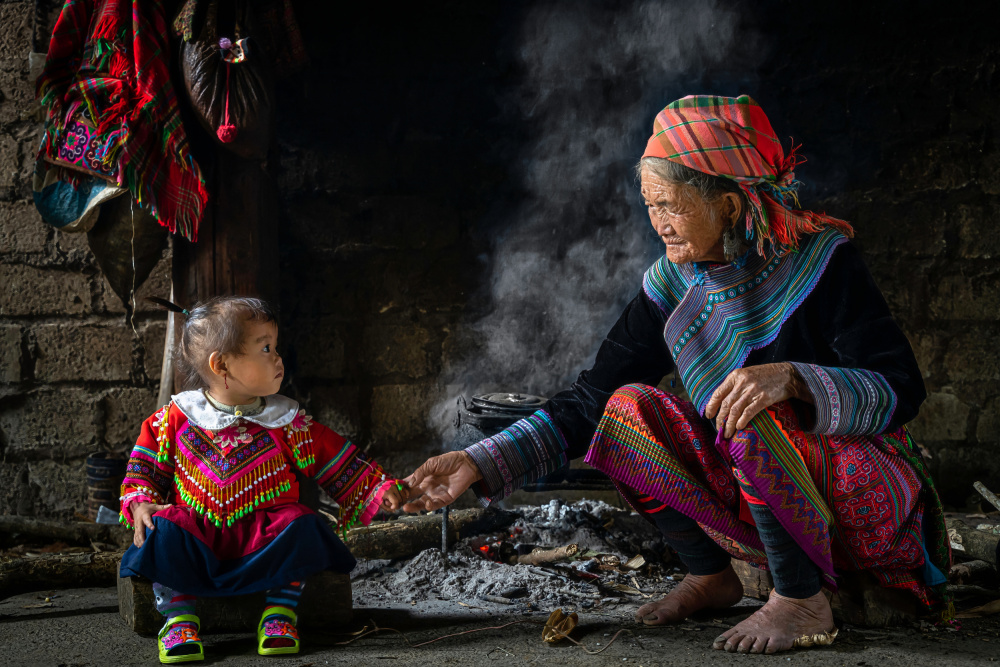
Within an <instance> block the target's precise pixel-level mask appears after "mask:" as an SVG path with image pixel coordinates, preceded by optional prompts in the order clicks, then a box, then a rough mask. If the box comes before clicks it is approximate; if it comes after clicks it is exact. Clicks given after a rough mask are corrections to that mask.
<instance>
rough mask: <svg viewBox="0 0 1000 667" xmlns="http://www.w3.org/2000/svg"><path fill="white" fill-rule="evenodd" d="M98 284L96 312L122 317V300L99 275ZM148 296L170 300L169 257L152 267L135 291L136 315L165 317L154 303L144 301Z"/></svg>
mask: <svg viewBox="0 0 1000 667" xmlns="http://www.w3.org/2000/svg"><path fill="white" fill-rule="evenodd" d="M98 284H99V286H100V288H101V294H100V296H99V297H98V310H99V312H106V313H112V314H114V315H124V314H125V305H124V304H123V303H122V300H121V299H119V298H118V295H117V294H115V292H114V290H112V289H111V285H109V284H108V280H107V278H105V277H104V275H103V274H102V275H101V278H100V280H99V281H98ZM148 296H158V297H160V298H162V299H169V298H170V257H169V256H164V257H163V259H161V260H160V261H159V262H158V263H157V264H156V266H154V267H153V271H152V272H151V273H150V274H149V277H148V278H147V279H146V280H145V282H143V283H142V284H141V285H139V289H137V290H136V291H135V312H137V313H162V314H163V316H164V317H166V311H164V310H163V308H161V307H160V306H157V305H156V304H154V303H150V302H149V301H146V297H148Z"/></svg>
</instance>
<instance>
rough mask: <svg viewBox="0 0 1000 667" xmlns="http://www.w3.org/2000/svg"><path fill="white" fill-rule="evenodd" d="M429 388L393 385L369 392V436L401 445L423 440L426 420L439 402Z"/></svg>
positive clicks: (436, 389)
mask: <svg viewBox="0 0 1000 667" xmlns="http://www.w3.org/2000/svg"><path fill="white" fill-rule="evenodd" d="M438 394H439V390H438V388H437V387H436V386H435V385H432V384H393V385H383V386H380V387H375V388H373V389H372V412H371V415H372V436H373V437H374V438H375V439H376V440H379V441H383V440H386V441H392V442H402V441H405V440H413V439H415V438H422V437H427V435H428V428H427V416H428V413H429V411H430V409H431V408H432V407H433V406H434V405H435V403H436V402H437V400H438V398H439V395H438Z"/></svg>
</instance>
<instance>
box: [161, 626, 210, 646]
mask: <svg viewBox="0 0 1000 667" xmlns="http://www.w3.org/2000/svg"><path fill="white" fill-rule="evenodd" d="M160 641H162V642H163V648H165V649H166V650H168V651H169V650H170V649H172V648H174V647H175V646H177V645H178V644H186V643H188V642H198V641H201V640H200V639H198V633H197V632H196V631H195V630H194V628H190V627H177V626H174V627H172V628H170V631H169V632H167V634H166V635H164V636H163V639H161V640H160Z"/></svg>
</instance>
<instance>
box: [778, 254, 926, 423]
mask: <svg viewBox="0 0 1000 667" xmlns="http://www.w3.org/2000/svg"><path fill="white" fill-rule="evenodd" d="M834 259H835V260H836V261H831V262H830V266H829V267H828V268H827V271H826V272H825V273H824V274H823V278H822V280H821V281H820V284H819V285H817V286H816V290H815V292H814V293H813V294H811V295H810V297H809V299H808V300H807V301H806V303H804V304H803V306H804V307H807V308H808V309H809V311H808V313H807V314H808V315H809V316H810V317H811V318H813V323H812V326H813V328H814V329H815V330H816V331H817V332H818V333H819V335H820V336H822V337H823V338H824V340H825V342H826V343H827V345H828V346H829V348H830V350H832V353H833V357H834V358H835V360H836V361H835V362H834V363H829V364H819V363H801V362H797V363H793V366H794V367H795V369H796V370H797V371H798V373H799V375H800V376H801V377H802V379H803V381H804V382H805V384H806V387H807V388H808V389H809V392H810V394H811V395H812V398H813V401H812V402H813V404H814V405H815V423H814V424H813V425H812V428H811V429H810V430H811V431H812V432H814V433H821V434H825V435H873V434H876V433H883V432H885V431H892V430H895V429H896V428H898V427H899V426H901V425H903V424H905V423H907V422H908V421H910V420H912V419H913V418H914V417H916V416H917V411H918V410H919V408H920V404H921V403H923V401H924V399H925V398H926V397H927V393H926V390H925V389H924V381H923V377H922V376H921V374H920V369H919V367H918V366H917V360H916V359H915V358H914V356H913V350H912V348H911V347H910V343H909V341H908V340H907V338H906V335H905V334H904V333H903V332H902V330H900V328H899V326H898V325H897V324H896V321H895V320H894V319H893V317H892V313H890V312H889V307H888V305H886V302H885V298H884V297H883V296H882V292H881V291H880V290H879V288H878V286H877V285H876V284H875V280H874V279H873V278H872V275H871V273H870V272H869V271H868V267H867V266H865V263H864V260H863V259H862V257H861V253H860V252H859V251H858V249H857V248H855V247H854V246H853V245H852V244H850V243H845V244H844V245H842V246H841V247H840V248H838V249H837V253H836V255H835V256H834Z"/></svg>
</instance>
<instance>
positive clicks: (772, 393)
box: [705, 361, 813, 438]
mask: <svg viewBox="0 0 1000 667" xmlns="http://www.w3.org/2000/svg"><path fill="white" fill-rule="evenodd" d="M790 398H798V399H800V400H803V401H805V402H807V403H812V402H813V397H812V394H811V393H809V388H808V387H807V386H806V383H805V381H804V380H803V379H802V376H801V375H799V372H798V371H797V370H795V366H792V365H791V364H790V363H788V362H784V361H783V362H780V363H777V364H761V365H760V366H750V367H748V368H737V369H736V370H735V371H733V372H732V373H730V374H729V375H727V376H726V379H725V380H723V381H722V384H720V385H719V388H718V389H716V390H715V392H714V393H713V394H712V398H710V399H709V400H708V405H706V406H705V416H706V417H708V418H709V419H714V420H715V428H716V430H718V431H722V430H723V428H724V429H725V432H724V433H723V435H725V437H727V438H731V437H733V436H734V435H736V432H737V431H740V430H742V429H745V428H746V427H747V426H748V425H749V424H750V421H751V420H752V419H753V418H754V417H756V416H757V415H758V414H759V413H760V412H762V411H764V410H766V409H767V408H769V407H771V406H772V405H774V404H775V403H780V402H781V401H787V400H788V399H790Z"/></svg>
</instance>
